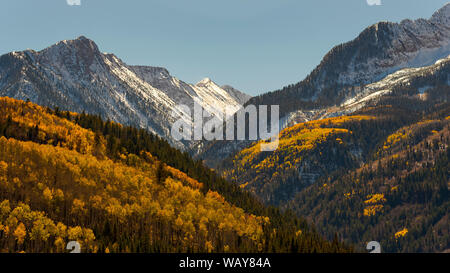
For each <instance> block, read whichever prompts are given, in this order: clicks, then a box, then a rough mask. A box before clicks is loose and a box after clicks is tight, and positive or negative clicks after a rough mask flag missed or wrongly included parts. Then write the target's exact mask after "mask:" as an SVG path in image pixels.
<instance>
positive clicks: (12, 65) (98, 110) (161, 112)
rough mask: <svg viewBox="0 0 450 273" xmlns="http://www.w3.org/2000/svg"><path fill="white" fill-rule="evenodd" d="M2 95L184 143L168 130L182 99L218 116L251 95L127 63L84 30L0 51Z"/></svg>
mask: <svg viewBox="0 0 450 273" xmlns="http://www.w3.org/2000/svg"><path fill="white" fill-rule="evenodd" d="M227 90H228V91H227ZM0 96H8V97H11V98H16V99H21V100H27V99H29V100H30V101H32V102H34V103H37V104H39V105H43V106H49V107H53V108H54V107H59V108H60V109H62V110H66V111H73V112H78V113H81V112H83V111H85V112H87V113H91V114H98V115H100V116H102V117H103V118H104V119H110V120H113V121H115V122H120V123H122V124H125V125H132V126H135V127H138V128H143V129H146V130H148V131H150V132H152V133H155V134H158V135H159V136H162V137H164V138H165V139H166V140H168V141H169V142H170V143H171V144H172V145H174V146H176V147H178V148H182V149H187V148H188V147H189V142H187V141H184V142H183V141H176V140H174V139H173V138H172V135H171V133H170V129H171V125H172V123H173V122H174V121H175V120H176V119H177V118H179V117H176V116H173V115H172V112H173V111H174V110H176V108H177V106H178V105H181V104H183V105H186V106H188V107H190V108H191V109H192V108H193V106H194V102H197V103H199V104H200V105H201V106H202V107H203V108H204V109H207V111H208V112H209V113H211V114H212V115H213V116H215V115H219V114H220V113H223V111H224V109H225V108H226V107H228V108H231V109H234V110H237V109H239V108H240V106H241V104H242V103H244V102H246V101H247V100H248V99H249V96H247V95H245V94H243V93H242V92H240V91H238V90H236V89H234V88H232V87H230V86H225V87H224V89H222V88H221V87H220V86H218V85H217V84H216V83H214V82H213V81H212V80H210V79H208V78H206V79H204V80H202V81H200V82H199V83H197V84H195V85H194V84H188V83H185V82H183V81H181V80H179V79H177V78H175V77H173V76H171V75H170V74H169V72H168V71H167V70H166V69H165V68H161V67H149V66H132V65H127V64H125V63H124V62H123V61H122V60H120V59H119V58H117V57H116V56H115V55H113V54H109V53H102V52H100V50H99V48H98V46H97V45H96V44H95V43H94V42H93V41H92V40H89V39H87V38H86V37H84V36H81V37H79V38H77V39H75V40H64V41H61V42H58V43H56V44H55V45H53V46H50V47H48V48H45V49H43V50H41V51H34V50H25V51H21V52H11V53H8V54H5V55H3V56H1V57H0ZM184 114H186V115H188V113H184Z"/></svg>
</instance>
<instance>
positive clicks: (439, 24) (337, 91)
mask: <svg viewBox="0 0 450 273" xmlns="http://www.w3.org/2000/svg"><path fill="white" fill-rule="evenodd" d="M449 54H450V3H448V4H446V5H445V6H444V7H442V8H441V9H439V10H438V11H437V12H435V13H434V14H433V16H432V17H431V18H430V19H429V20H425V19H418V20H414V21H412V20H403V21H402V22H401V23H390V22H380V23H377V24H374V25H372V26H370V27H368V28H367V29H365V30H364V31H363V32H362V33H361V34H360V35H359V36H358V37H357V38H356V39H354V40H353V41H350V42H347V43H345V44H341V45H338V46H336V47H334V48H333V49H332V50H331V51H330V52H328V54H326V55H325V57H324V58H323V60H322V62H321V63H320V64H319V65H318V66H317V67H316V68H315V69H314V70H313V71H312V72H311V74H310V75H308V77H306V79H305V80H303V81H301V82H299V83H297V84H293V85H290V86H287V87H285V88H283V89H281V90H278V91H274V92H270V93H267V94H264V95H261V96H259V97H254V98H252V99H251V100H250V101H249V103H252V104H256V105H259V104H276V103H278V104H280V109H282V110H283V115H284V116H287V115H289V114H290V113H291V112H295V111H297V110H304V109H305V108H309V109H315V108H321V107H325V106H326V107H328V106H333V105H339V104H341V103H342V102H344V101H346V100H348V99H351V98H352V97H353V96H355V95H356V94H357V93H358V92H359V91H358V90H359V87H361V86H364V85H366V84H369V83H373V82H376V81H379V80H381V79H383V78H384V77H386V76H387V75H389V74H392V73H394V72H396V71H398V70H400V69H404V68H413V67H423V66H427V65H431V64H433V63H435V62H436V61H437V60H439V59H442V58H445V57H447V56H448V55H449Z"/></svg>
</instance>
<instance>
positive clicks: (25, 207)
mask: <svg viewBox="0 0 450 273" xmlns="http://www.w3.org/2000/svg"><path fill="white" fill-rule="evenodd" d="M83 127H84V128H83ZM72 240H77V241H79V242H80V243H81V245H82V251H83V252H260V251H261V252H292V251H293V252H342V251H348V250H350V249H349V248H347V247H343V245H342V244H340V243H338V241H337V240H334V241H333V242H329V241H325V240H324V239H323V238H322V237H321V236H320V235H318V234H317V233H316V232H315V231H314V230H313V229H310V228H308V226H307V225H306V223H305V221H303V220H301V219H299V218H297V217H296V216H294V215H293V214H292V213H290V212H289V211H287V212H285V213H281V212H280V211H279V210H278V209H275V208H270V207H265V206H263V205H262V204H261V203H260V202H258V201H257V200H256V199H254V198H253V197H252V196H251V195H250V194H248V193H245V192H244V191H242V190H241V189H240V188H239V187H237V186H236V185H233V184H230V183H228V182H227V181H225V180H223V179H222V178H220V177H219V176H217V175H216V174H215V173H214V172H213V171H211V170H209V169H208V168H206V167H204V166H203V165H202V164H201V163H200V162H196V161H193V160H192V159H190V157H189V156H188V155H187V154H185V153H181V152H179V151H177V150H175V149H173V148H171V147H170V146H169V145H168V143H167V142H166V141H163V140H161V139H159V138H158V137H155V136H154V135H152V134H149V133H147V132H146V131H144V130H138V129H134V128H132V127H124V126H122V125H120V124H117V123H112V122H108V121H107V122H105V121H102V120H101V119H100V118H99V117H98V116H91V115H86V114H77V113H70V112H61V111H59V110H58V109H55V110H51V109H48V108H42V107H40V106H37V105H35V104H32V103H30V102H24V101H18V100H13V99H10V98H0V251H2V252H20V251H25V252H63V251H65V246H66V244H67V242H68V241H72Z"/></svg>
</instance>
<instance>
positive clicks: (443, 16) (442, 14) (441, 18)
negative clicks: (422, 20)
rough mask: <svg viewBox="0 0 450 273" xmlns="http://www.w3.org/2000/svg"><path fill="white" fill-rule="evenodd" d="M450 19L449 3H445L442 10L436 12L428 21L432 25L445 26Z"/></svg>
mask: <svg viewBox="0 0 450 273" xmlns="http://www.w3.org/2000/svg"><path fill="white" fill-rule="evenodd" d="M449 19H450V2H447V3H446V4H445V5H444V6H443V7H442V8H440V9H439V10H437V11H436V12H435V13H434V14H433V16H431V19H430V21H432V22H433V23H440V24H446V23H448V21H449Z"/></svg>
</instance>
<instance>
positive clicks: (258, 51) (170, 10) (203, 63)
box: [0, 0, 447, 95]
mask: <svg viewBox="0 0 450 273" xmlns="http://www.w3.org/2000/svg"><path fill="white" fill-rule="evenodd" d="M72 1H74V0H72ZM372 1H376V0H372ZM381 1H382V5H380V6H376V5H374V6H369V5H368V4H367V2H366V0H126V1H125V0H81V5H80V6H69V5H68V4H67V3H66V0H0V54H4V53H7V52H10V51H14V50H23V49H27V48H32V49H35V50H40V49H43V48H45V47H47V46H49V45H51V44H54V43H56V42H57V41H59V40H64V39H73V38H76V37H78V36H80V35H85V36H86V37H88V38H90V39H93V40H94V41H95V42H96V43H97V44H98V46H99V47H100V50H101V51H104V52H110V53H114V54H116V55H117V56H118V57H119V58H121V59H122V60H124V61H125V62H126V63H128V64H141V65H151V66H163V67H166V68H167V69H168V70H169V71H170V72H171V74H172V75H174V76H176V77H178V78H180V79H181V80H183V81H186V82H190V83H195V82H197V81H199V80H201V79H202V78H204V77H210V78H211V79H213V80H214V81H215V82H217V83H218V84H230V85H232V86H234V87H236V88H238V89H241V90H242V91H244V92H247V93H249V94H251V95H256V94H260V93H263V92H267V91H273V90H275V89H278V88H281V87H283V86H285V85H287V84H291V83H296V82H298V81H300V80H302V79H304V78H305V76H306V75H307V74H308V73H309V72H310V71H311V70H312V69H313V68H314V67H315V66H316V65H317V64H319V62H320V60H321V59H322V57H323V56H324V54H326V52H328V50H330V49H331V48H332V47H333V46H335V45H337V44H339V43H342V42H346V41H349V40H352V39H353V38H355V37H356V36H357V35H358V34H359V33H360V32H361V31H362V30H363V29H364V28H365V27H367V26H369V25H371V24H373V23H376V22H378V21H393V22H400V21H401V20H402V19H405V18H411V19H416V18H429V17H430V16H431V15H432V14H433V12H434V11H435V10H437V9H439V8H440V7H442V6H443V5H444V4H445V3H446V2H447V0H381Z"/></svg>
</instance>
